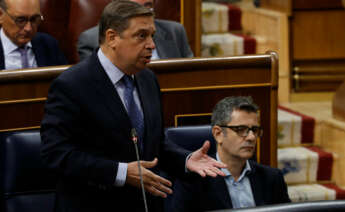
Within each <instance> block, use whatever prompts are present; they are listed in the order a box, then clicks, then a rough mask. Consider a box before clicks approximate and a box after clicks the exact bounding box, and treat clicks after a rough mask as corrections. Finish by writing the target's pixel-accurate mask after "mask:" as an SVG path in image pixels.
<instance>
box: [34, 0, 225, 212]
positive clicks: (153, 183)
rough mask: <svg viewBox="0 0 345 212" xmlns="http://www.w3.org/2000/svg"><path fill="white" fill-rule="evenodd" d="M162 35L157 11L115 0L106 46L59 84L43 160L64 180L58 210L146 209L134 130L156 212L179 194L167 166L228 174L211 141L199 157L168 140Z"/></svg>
mask: <svg viewBox="0 0 345 212" xmlns="http://www.w3.org/2000/svg"><path fill="white" fill-rule="evenodd" d="M154 32H155V26H154V22H153V12H152V11H151V10H149V9H147V8H145V7H143V6H142V5H140V4H138V3H135V2H131V1H121V0H119V1H114V2H111V3H110V4H108V5H107V6H106V8H105V9H104V11H103V14H102V16H101V20H100V35H99V36H100V44H101V45H100V49H98V51H97V52H95V53H94V54H93V55H92V56H90V57H88V58H87V59H85V60H83V61H82V62H80V63H79V64H77V65H75V66H73V67H71V68H70V69H69V70H67V71H65V72H64V73H62V74H61V75H60V76H59V77H58V78H57V79H56V80H54V82H53V83H52V85H51V88H50V91H49V94H48V99H47V102H46V106H45V115H44V118H43V121H42V125H41V137H42V147H41V155H42V159H43V162H44V163H45V164H46V165H47V166H48V167H49V168H51V169H52V170H53V171H55V172H56V174H57V175H58V182H57V194H56V211H78V212H80V211H83V212H88V211H90V212H91V211H92V212H94V211H131V212H136V211H144V204H143V198H142V194H141V192H140V187H141V186H140V178H139V169H138V164H137V162H136V151H135V147H134V144H133V141H132V140H136V136H134V135H131V131H132V129H133V128H135V129H136V131H137V132H138V133H137V134H138V138H139V139H138V140H139V141H138V146H139V153H140V158H141V160H142V161H141V167H142V175H143V183H144V188H145V190H146V191H147V204H148V208H149V211H150V212H155V211H157V212H158V211H162V206H163V205H162V202H163V201H162V197H163V198H164V197H166V196H167V194H170V193H172V191H171V188H170V187H171V182H170V181H169V180H166V179H164V178H162V177H160V176H159V175H158V171H159V169H160V168H161V169H165V170H166V171H167V172H170V173H171V172H173V173H176V174H184V173H185V172H186V169H187V170H189V171H190V172H197V173H199V174H200V175H201V176H206V175H209V176H214V177H215V176H216V175H219V174H220V175H222V174H224V173H222V172H221V171H220V170H219V169H218V168H221V167H225V164H223V163H220V162H217V161H216V160H214V159H212V158H211V157H208V156H207V154H206V153H207V150H208V148H209V146H210V144H209V142H206V143H205V144H204V145H203V146H202V147H201V148H200V149H199V150H198V151H196V152H193V153H190V152H188V151H186V150H183V149H181V148H178V147H176V146H171V145H169V144H167V143H164V132H163V130H164V127H163V120H162V116H161V114H162V110H161V102H160V88H159V85H158V82H157V79H156V77H155V75H154V74H153V72H151V71H150V70H148V69H146V64H147V63H149V62H150V57H151V56H152V51H153V49H154V48H155V45H154V43H153V40H152V37H153V34H154ZM158 160H159V164H158Z"/></svg>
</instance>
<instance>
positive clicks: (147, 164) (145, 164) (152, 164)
mask: <svg viewBox="0 0 345 212" xmlns="http://www.w3.org/2000/svg"><path fill="white" fill-rule="evenodd" d="M157 163H158V159H157V158H155V159H154V160H153V161H140V164H141V165H142V166H143V167H145V168H153V167H155V166H156V165H157Z"/></svg>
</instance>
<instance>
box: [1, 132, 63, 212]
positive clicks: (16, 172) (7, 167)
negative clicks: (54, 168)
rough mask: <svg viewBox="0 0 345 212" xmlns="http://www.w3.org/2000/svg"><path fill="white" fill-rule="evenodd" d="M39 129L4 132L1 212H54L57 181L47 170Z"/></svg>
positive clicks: (2, 138)
mask: <svg viewBox="0 0 345 212" xmlns="http://www.w3.org/2000/svg"><path fill="white" fill-rule="evenodd" d="M40 143H41V138H40V133H39V131H38V130H30V131H18V132H7V133H0V154H1V155H0V156H1V158H0V159H1V160H0V183H1V184H0V191H1V194H0V195H1V209H0V210H1V211H4V212H19V211H25V212H40V211H42V212H50V211H53V208H54V199H55V185H56V178H55V177H54V175H53V174H52V173H49V171H48V170H47V169H45V168H44V167H43V164H42V161H41V157H40Z"/></svg>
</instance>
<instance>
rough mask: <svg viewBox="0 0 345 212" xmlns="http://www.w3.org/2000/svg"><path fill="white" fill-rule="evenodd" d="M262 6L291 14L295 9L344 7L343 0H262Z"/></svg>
mask: <svg viewBox="0 0 345 212" xmlns="http://www.w3.org/2000/svg"><path fill="white" fill-rule="evenodd" d="M260 7H262V8H266V9H272V10H277V11H281V12H285V13H287V14H289V15H291V14H292V11H293V10H315V9H317V10H324V9H342V8H344V3H343V2H342V0H260Z"/></svg>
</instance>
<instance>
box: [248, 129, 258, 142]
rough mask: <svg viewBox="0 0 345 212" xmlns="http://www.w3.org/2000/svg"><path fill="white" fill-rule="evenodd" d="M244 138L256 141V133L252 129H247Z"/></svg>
mask: <svg viewBox="0 0 345 212" xmlns="http://www.w3.org/2000/svg"><path fill="white" fill-rule="evenodd" d="M246 139H247V140H250V141H256V135H255V134H254V132H253V131H252V130H249V132H248V135H247V136H246Z"/></svg>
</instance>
